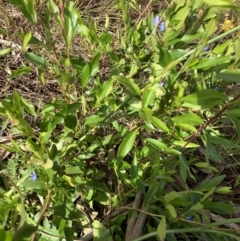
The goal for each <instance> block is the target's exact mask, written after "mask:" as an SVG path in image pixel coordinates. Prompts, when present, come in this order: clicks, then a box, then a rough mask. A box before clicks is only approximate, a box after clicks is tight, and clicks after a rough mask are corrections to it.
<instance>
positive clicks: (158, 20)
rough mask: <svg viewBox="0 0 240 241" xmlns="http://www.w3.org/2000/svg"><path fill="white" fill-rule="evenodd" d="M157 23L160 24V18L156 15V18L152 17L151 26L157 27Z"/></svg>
mask: <svg viewBox="0 0 240 241" xmlns="http://www.w3.org/2000/svg"><path fill="white" fill-rule="evenodd" d="M159 22H160V17H159V16H158V15H157V16H156V17H154V19H153V24H154V26H155V27H157V26H158V24H159Z"/></svg>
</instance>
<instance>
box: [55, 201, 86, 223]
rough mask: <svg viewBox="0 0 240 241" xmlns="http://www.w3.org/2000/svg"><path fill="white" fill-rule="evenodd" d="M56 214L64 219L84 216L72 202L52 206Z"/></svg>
mask: <svg viewBox="0 0 240 241" xmlns="http://www.w3.org/2000/svg"><path fill="white" fill-rule="evenodd" d="M51 209H52V210H53V211H54V214H55V215H57V216H59V217H61V218H62V219H64V220H76V219H80V218H82V217H83V215H82V213H81V212H80V211H78V210H77V209H76V207H75V206H74V205H72V204H66V205H64V204H62V205H58V206H54V207H52V208H51Z"/></svg>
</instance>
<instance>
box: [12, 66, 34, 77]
mask: <svg viewBox="0 0 240 241" xmlns="http://www.w3.org/2000/svg"><path fill="white" fill-rule="evenodd" d="M31 72H32V68H31V67H28V66H23V67H20V68H18V69H15V70H12V74H11V79H14V78H16V77H19V76H22V75H26V74H29V73H31Z"/></svg>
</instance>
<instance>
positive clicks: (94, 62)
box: [89, 53, 100, 77]
mask: <svg viewBox="0 0 240 241" xmlns="http://www.w3.org/2000/svg"><path fill="white" fill-rule="evenodd" d="M99 59H100V53H98V54H97V55H95V56H94V58H93V59H92V60H91V62H90V63H89V66H90V69H91V74H90V75H91V77H94V76H95V75H96V74H97V72H98V70H99Z"/></svg>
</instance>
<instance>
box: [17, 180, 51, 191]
mask: <svg viewBox="0 0 240 241" xmlns="http://www.w3.org/2000/svg"><path fill="white" fill-rule="evenodd" d="M21 186H23V187H25V188H27V189H30V190H46V189H47V187H46V185H45V183H44V182H43V181H40V180H36V181H32V180H25V181H23V182H22V183H21Z"/></svg>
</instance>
